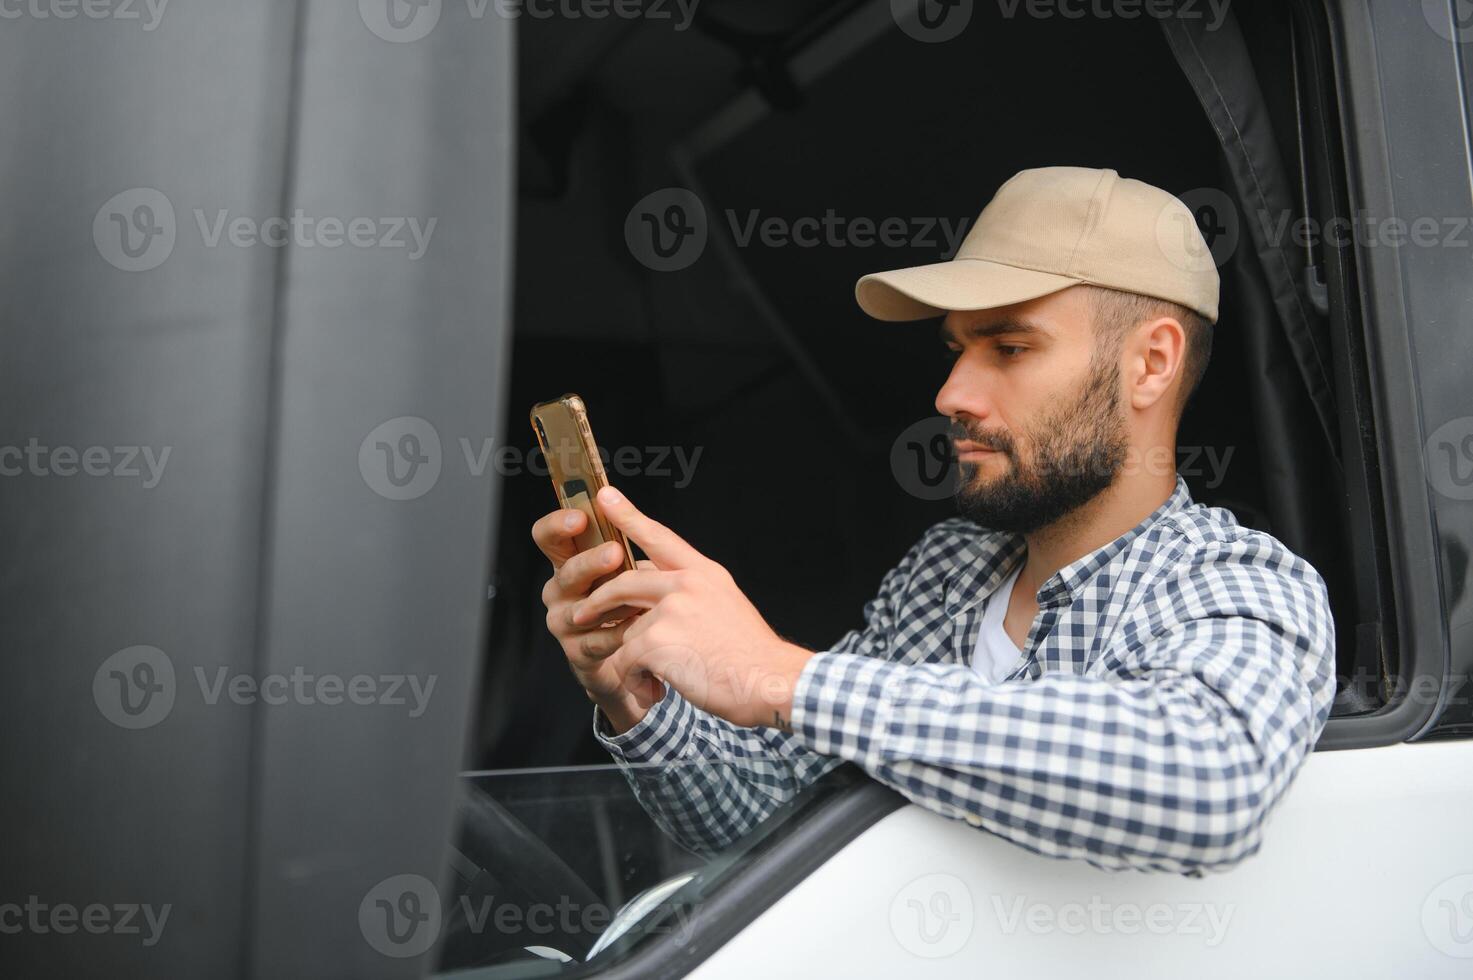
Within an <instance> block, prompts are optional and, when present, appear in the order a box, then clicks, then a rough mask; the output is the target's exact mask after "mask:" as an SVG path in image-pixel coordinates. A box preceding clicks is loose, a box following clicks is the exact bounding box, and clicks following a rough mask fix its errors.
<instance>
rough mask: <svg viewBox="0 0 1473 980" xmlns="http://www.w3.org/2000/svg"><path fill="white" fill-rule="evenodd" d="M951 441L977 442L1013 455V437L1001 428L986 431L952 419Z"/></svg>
mask: <svg viewBox="0 0 1473 980" xmlns="http://www.w3.org/2000/svg"><path fill="white" fill-rule="evenodd" d="M950 435H951V441H952V443H953V444H955V443H956V442H957V441H958V440H966V441H967V442H975V443H976V444H977V445H979V446H981V447H982V448H984V449H992V450H995V451H997V452H1000V453H1003V454H1004V455H1007V456H1011V455H1013V437H1012V436H1011V435H1010V434H1009V433H1007V432H1003V431H1001V430H999V431H997V432H984V431H983V430H981V429H971V428H968V427H967V426H966V425H964V424H962V423H961V422H957V421H955V420H953V421H952V423H951V426H950Z"/></svg>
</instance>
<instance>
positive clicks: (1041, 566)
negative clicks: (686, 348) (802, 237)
mask: <svg viewBox="0 0 1473 980" xmlns="http://www.w3.org/2000/svg"><path fill="white" fill-rule="evenodd" d="M1218 289H1219V284H1218V276H1217V270H1216V268H1215V267H1214V265H1213V263H1212V260H1211V257H1210V254H1209V253H1208V250H1207V246H1206V243H1205V242H1204V241H1203V240H1202V236H1201V233H1200V232H1199V231H1198V229H1197V227H1196V223H1195V221H1194V220H1193V217H1192V214H1191V212H1190V211H1189V210H1188V209H1187V208H1186V206H1185V205H1184V204H1182V203H1181V201H1179V200H1178V199H1177V198H1175V197H1173V196H1172V195H1170V194H1168V193H1166V192H1165V191H1163V190H1160V189H1159V188H1156V187H1153V186H1151V185H1149V184H1145V183H1142V182H1140V181H1136V180H1129V179H1125V178H1121V177H1120V176H1119V175H1118V174H1117V173H1115V172H1114V171H1113V170H1090V169H1084V168H1078V167H1048V168H1042V169H1036V170H1025V171H1022V172H1021V173H1019V174H1017V175H1015V176H1014V177H1013V178H1012V179H1010V180H1009V181H1008V182H1007V183H1005V184H1004V185H1003V186H1002V187H1001V188H1000V189H999V190H998V191H997V194H996V195H995V197H994V198H993V200H992V201H991V202H990V203H989V204H988V206H987V207H986V209H984V210H983V212H982V214H981V216H980V217H979V218H978V220H977V223H976V224H975V225H974V226H973V228H972V229H971V231H970V232H969V233H968V235H967V238H966V240H965V242H964V243H963V244H962V247H961V248H960V249H959V250H958V252H957V255H956V257H955V258H954V259H952V260H951V261H948V262H941V263H937V264H934V265H927V266H920V267H917V268H911V269H901V270H896V271H893V272H885V273H878V274H875V275H870V276H865V277H864V278H863V279H861V280H860V281H859V283H858V285H857V287H856V296H857V298H858V301H859V304H860V306H861V307H862V308H863V309H864V310H865V311H866V312H868V313H869V314H870V315H872V316H874V317H877V318H879V319H882V320H894V321H909V320H918V319H925V318H928V317H938V316H939V317H944V320H943V325H942V337H943V340H944V342H945V344H946V346H947V348H948V349H949V350H950V351H951V352H952V354H953V355H954V357H955V363H954V365H953V367H952V369H951V373H950V375H949V377H948V378H947V380H946V383H945V384H944V385H943V386H942V388H941V390H940V392H938V394H937V396H936V408H937V410H938V411H939V412H940V413H941V414H942V415H944V416H946V417H947V418H949V419H950V420H951V429H952V445H953V447H954V449H955V456H956V460H957V463H958V472H959V478H958V485H957V490H956V500H957V505H958V509H959V511H960V516H959V517H955V518H951V519H949V520H946V521H943V522H941V523H939V524H937V525H936V526H934V527H932V528H931V529H930V530H928V531H927V532H926V533H925V534H924V535H923V536H922V537H921V539H920V541H919V542H917V543H916V544H915V546H914V547H912V548H911V549H910V551H909V553H907V554H906V555H905V557H904V558H902V559H901V561H900V564H899V565H897V566H896V567H895V568H893V569H892V570H891V571H890V572H889V573H888V574H886V576H885V577H884V580H883V581H882V582H881V584H880V590H879V594H878V595H877V596H876V597H875V598H874V599H873V600H872V601H871V602H869V603H868V604H867V605H866V606H865V610H864V625H863V627H862V628H859V629H856V630H853V631H851V632H850V633H848V634H847V635H846V636H845V637H844V638H843V639H841V640H840V641H839V642H838V643H837V644H835V645H834V646H832V647H830V648H829V649H827V650H823V651H817V652H815V651H811V650H806V649H803V648H801V647H799V646H797V645H796V644H793V643H790V642H788V641H786V640H784V639H783V638H781V637H780V636H778V635H777V634H776V633H775V632H774V631H773V630H772V628H771V627H770V626H768V624H767V623H766V622H765V621H764V620H763V618H762V616H761V615H760V614H759V613H758V611H757V610H756V609H755V608H754V607H753V606H752V604H751V603H750V602H749V601H748V600H747V599H746V597H745V596H744V595H743V594H742V592H741V590H740V589H739V588H738V587H737V585H736V583H735V582H734V581H733V580H732V578H731V576H730V575H729V574H728V573H727V572H726V570H725V569H723V568H722V567H721V566H720V565H719V564H717V563H716V562H715V561H713V560H711V559H710V558H707V557H706V556H704V555H702V554H700V553H699V552H698V551H696V550H695V549H694V548H693V547H691V546H690V545H689V544H688V543H686V542H685V541H684V540H682V539H681V538H680V537H679V536H678V535H676V534H675V532H674V531H672V530H670V529H669V528H667V527H665V526H663V525H661V524H659V523H657V522H655V521H654V520H652V519H650V518H649V517H647V516H645V515H643V514H641V513H640V512H639V511H638V510H637V509H636V508H635V507H634V505H633V504H632V503H630V501H629V500H627V499H626V498H624V497H623V496H622V495H621V494H619V493H618V492H617V490H615V489H614V488H611V487H610V488H605V489H604V490H603V491H602V492H601V493H600V494H599V496H598V506H599V507H600V508H601V510H602V511H603V513H604V514H606V515H607V516H608V518H609V519H610V520H611V521H612V522H613V523H614V524H615V525H616V526H618V527H619V528H620V529H621V530H622V531H623V532H624V533H625V534H626V535H627V536H628V537H629V538H630V539H632V540H633V541H634V542H635V543H637V544H638V545H639V546H640V547H641V548H642V549H643V550H644V552H645V553H646V554H647V555H648V556H649V560H648V561H644V562H641V563H640V564H639V567H638V568H636V569H634V570H631V571H626V572H623V573H622V574H619V575H617V576H615V577H613V578H612V579H609V580H608V581H606V582H604V583H603V584H600V585H598V586H597V587H596V588H595V587H594V583H595V582H598V581H599V580H601V579H603V578H604V577H605V576H607V575H608V574H609V573H610V572H611V571H613V570H615V569H616V568H617V567H618V565H619V562H620V559H621V557H622V551H621V549H620V548H619V546H618V545H616V544H606V545H603V546H601V547H599V548H595V549H592V550H590V551H587V552H584V553H581V554H579V553H577V552H576V549H575V547H574V545H573V537H574V536H575V535H576V534H578V533H579V532H580V531H582V530H583V526H584V522H585V520H586V518H585V517H584V516H583V514H582V513H580V512H578V511H574V510H560V511H555V512H554V513H552V514H549V515H547V516H546V517H543V518H542V519H541V520H539V521H538V522H537V523H536V525H535V526H534V528H533V537H534V538H535V539H536V541H537V543H538V545H539V547H541V549H542V550H543V552H544V553H545V554H546V555H547V556H548V558H549V559H550V560H551V562H552V564H553V567H554V575H553V577H552V579H551V580H550V581H549V582H548V583H547V587H546V588H545V589H544V591H543V599H544V601H545V603H546V605H547V607H548V616H547V622H548V627H549V629H550V630H551V631H552V632H553V634H554V635H555V636H556V637H557V638H558V640H559V641H560V643H561V644H562V647H563V650H564V652H565V653H566V655H567V658H568V662H569V664H570V666H571V667H572V669H573V673H574V676H575V677H576V678H577V680H578V681H579V682H580V683H581V684H582V685H583V687H584V689H585V690H586V691H587V693H588V696H589V698H590V699H591V700H592V701H593V702H594V704H595V708H594V731H595V734H596V736H597V737H598V739H599V741H600V742H601V743H602V744H603V745H604V746H605V747H606V748H607V749H608V751H609V752H610V753H611V754H612V755H613V757H614V759H615V760H616V761H617V762H618V763H619V764H620V766H621V767H623V768H624V770H625V772H626V774H627V775H628V777H629V779H630V781H631V784H632V785H633V786H634V789H635V792H636V794H637V795H638V796H639V798H640V800H641V802H642V803H643V804H644V805H645V807H646V808H647V809H648V810H650V812H651V813H652V814H654V816H655V817H656V819H657V820H659V821H660V823H661V824H662V826H664V827H665V828H666V829H667V830H668V831H669V832H670V833H672V834H673V835H675V836H676V837H677V838H678V839H680V840H681V841H682V842H684V843H686V844H687V845H689V846H691V847H693V848H695V849H698V850H702V851H711V850H714V849H717V848H720V847H722V846H724V845H725V844H727V843H729V842H731V841H733V840H735V839H737V838H738V837H740V836H741V835H743V834H745V833H746V832H747V831H748V830H750V829H751V828H753V827H754V826H756V825H757V824H758V823H760V822H761V821H762V820H763V819H765V818H766V817H767V816H768V815H769V814H771V813H772V812H773V811H774V810H775V809H777V808H778V807H779V806H780V805H781V804H782V803H783V802H785V801H786V800H788V799H790V798H791V797H792V796H793V795H794V794H796V793H797V791H798V790H799V789H801V788H802V787H803V786H804V785H806V784H807V783H809V782H811V781H812V780H813V779H814V778H816V777H817V776H818V775H819V774H821V773H823V772H825V771H827V770H828V769H829V768H832V767H833V766H834V765H836V764H837V763H838V762H839V761H840V760H848V761H851V762H853V763H855V764H857V765H859V766H860V767H862V768H863V769H864V770H865V771H866V772H868V773H869V774H870V775H871V776H872V777H873V778H875V779H876V780H879V781H881V782H883V783H886V784H887V785H889V786H892V787H894V788H895V789H896V790H898V791H899V792H900V793H902V794H904V795H905V796H906V797H908V798H909V799H911V800H912V801H914V802H915V803H917V804H919V805H921V806H923V807H926V808H928V809H931V810H934V811H936V812H938V813H941V814H944V815H945V816H948V817H952V818H956V819H960V820H966V821H967V822H968V823H970V824H972V825H973V826H975V827H978V828H980V829H982V830H985V831H989V832H991V833H994V834H997V835H1000V836H1002V837H1004V838H1006V839H1008V840H1010V841H1013V842H1015V843H1017V844H1019V845H1021V846H1023V847H1026V848H1029V849H1030V850H1033V851H1036V852H1038V853H1042V854H1046V855H1051V856H1055V857H1061V858H1075V859H1081V860H1086V861H1089V862H1091V863H1093V864H1096V865H1099V866H1101V867H1106V868H1112V869H1119V868H1131V869H1140V870H1156V871H1167V872H1175V873H1183V874H1200V873H1201V872H1203V871H1210V870H1221V869H1225V868H1228V867H1231V866H1232V865H1234V864H1236V863H1237V862H1239V861H1241V860H1242V859H1243V858H1245V857H1247V856H1248V855H1251V854H1252V853H1254V852H1255V851H1256V850H1257V849H1258V847H1259V845H1260V842H1261V835H1262V828H1263V824H1264V820H1265V818H1266V817H1267V815H1268V814H1269V812H1270V811H1271V810H1272V808H1273V807H1274V805H1275V804H1276V803H1277V802H1278V800H1279V799H1280V798H1281V797H1282V796H1283V794H1284V792H1285V790H1286V788H1287V787H1288V786H1289V783H1290V781H1291V780H1292V779H1293V777H1294V774H1295V772H1296V771H1297V770H1298V768H1299V767H1300V765H1301V763H1302V762H1303V761H1304V758H1305V756H1306V755H1307V754H1308V752H1309V751H1310V749H1311V748H1312V747H1313V745H1314V743H1315V740H1316V738H1317V737H1318V736H1319V733H1320V731H1321V730H1322V729H1323V727H1324V724H1325V720H1326V718H1327V717H1328V715H1329V711H1330V703H1331V699H1332V696H1333V673H1334V631H1333V625H1332V622H1331V618H1330V610H1329V605H1328V601H1327V598H1326V593H1325V587H1324V583H1323V581H1322V580H1321V579H1320V576H1319V575H1318V574H1317V573H1316V572H1315V571H1314V569H1313V568H1311V567H1310V566H1309V565H1308V564H1307V563H1306V562H1305V561H1304V560H1302V559H1301V558H1299V557H1297V556H1296V555H1294V554H1292V553H1291V552H1290V551H1289V550H1288V549H1287V548H1286V547H1285V546H1284V545H1283V544H1281V543H1280V542H1279V541H1277V540H1275V539H1274V538H1272V537H1270V536H1269V535H1267V534H1263V533H1261V532H1258V531H1254V530H1251V529H1249V528H1246V527H1243V526H1241V525H1240V524H1238V522H1237V521H1236V519H1235V518H1234V517H1233V515H1232V514H1231V513H1229V512H1227V511H1225V510H1220V509H1213V508H1207V507H1203V506H1201V505H1199V504H1195V503H1193V501H1192V499H1191V496H1190V494H1189V493H1188V491H1187V487H1186V484H1185V483H1184V482H1183V481H1182V480H1181V479H1180V477H1178V476H1177V475H1176V473H1175V468H1174V466H1173V465H1171V464H1170V461H1174V460H1175V458H1176V453H1175V448H1176V432H1177V426H1178V423H1179V421H1180V418H1181V413H1182V410H1183V407H1184V405H1185V404H1186V401H1187V399H1188V397H1189V396H1190V395H1191V393H1192V391H1193V389H1194V388H1195V387H1196V385H1197V383H1198V381H1199V380H1200V379H1201V377H1202V376H1203V373H1204V372H1205V371H1206V368H1207V363H1208V357H1209V354H1210V351H1211V343H1212V330H1213V325H1214V324H1215V322H1216V320H1217V306H1218ZM1163 460H1164V461H1167V462H1166V463H1165V465H1162V461H1163Z"/></svg>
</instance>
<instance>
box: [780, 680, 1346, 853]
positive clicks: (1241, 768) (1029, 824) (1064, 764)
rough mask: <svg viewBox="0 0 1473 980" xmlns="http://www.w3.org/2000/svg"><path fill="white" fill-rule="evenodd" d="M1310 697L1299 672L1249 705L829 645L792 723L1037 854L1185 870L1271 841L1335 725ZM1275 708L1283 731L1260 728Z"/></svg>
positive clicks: (1161, 685)
mask: <svg viewBox="0 0 1473 980" xmlns="http://www.w3.org/2000/svg"><path fill="white" fill-rule="evenodd" d="M1311 700H1312V699H1311V698H1310V696H1309V693H1308V692H1307V691H1305V690H1304V689H1303V688H1302V687H1300V686H1298V685H1297V684H1296V683H1295V682H1294V680H1293V679H1292V678H1291V679H1288V680H1286V681H1285V682H1284V683H1282V684H1280V685H1278V686H1277V687H1275V686H1272V685H1271V686H1270V687H1269V688H1267V689H1266V690H1264V691H1263V692H1262V693H1261V696H1260V700H1259V702H1256V703H1254V704H1251V705H1234V704H1232V703H1230V702H1229V701H1228V700H1225V699H1224V697H1223V696H1222V695H1221V694H1220V693H1218V692H1217V691H1215V690H1213V689H1212V688H1211V687H1209V686H1208V685H1206V684H1205V683H1203V682H1202V680H1201V679H1200V678H1197V677H1194V676H1191V675H1189V674H1172V673H1159V674H1157V675H1155V676H1152V677H1150V678H1141V679H1134V680H1128V679H1120V678H1117V677H1113V676H1088V675H1074V674H1056V675H1049V676H1046V677H1044V678H1042V679H1039V680H1036V681H1031V682H1030V681H1022V682H1011V683H1005V684H990V683H987V682H985V681H983V680H982V679H981V678H979V677H977V675H976V674H974V673H973V672H972V671H971V669H970V668H968V667H965V666H959V665H942V664H926V665H902V664H896V663H885V662H879V661H875V660H872V659H867V658H862V657H851V656H845V655H842V654H821V655H819V657H817V658H815V662H814V664H813V669H812V670H810V671H808V672H805V674H804V677H803V678H802V680H801V682H800V685H799V689H798V693H797V697H796V699H795V704H794V714H793V727H794V732H795V736H796V737H797V738H798V740H799V741H800V742H802V743H803V744H804V745H806V746H808V747H809V748H811V749H813V750H815V751H817V752H820V753H825V754H834V755H838V756H840V757H842V758H845V759H848V760H851V761H853V762H855V763H857V764H858V765H860V766H861V767H863V768H864V769H865V770H866V771H868V772H869V773H870V774H871V775H872V776H874V777H875V778H876V779H879V780H880V781H882V782H885V783H887V784H888V785H890V786H892V787H894V788H895V789H896V790H898V791H899V792H901V793H902V794H904V795H906V796H907V797H908V798H910V799H912V800H913V801H915V802H916V803H919V804H921V805H923V806H926V807H927V808H929V809H933V810H936V811H938V812H940V813H943V814H945V815H947V816H951V817H957V818H965V819H967V820H968V821H969V822H971V823H973V824H974V825H976V826H979V827H982V828H985V829H987V830H990V831H992V832H994V833H997V834H999V835H1000V836H1003V837H1005V838H1007V839H1009V840H1011V841H1013V842H1015V843H1018V844H1020V845H1022V846H1024V847H1027V848H1029V849H1030V850H1034V851H1036V852H1039V853H1042V854H1047V855H1050V856H1054V857H1067V858H1082V859H1084V860H1088V861H1090V862H1091V863H1094V864H1096V865H1099V866H1101V867H1106V868H1112V869H1125V868H1135V869H1141V870H1158V871H1170V872H1178V873H1181V872H1188V871H1194V870H1197V869H1216V868H1223V867H1227V866H1230V865H1232V864H1234V863H1236V862H1237V861H1239V860H1241V859H1242V858H1244V857H1246V856H1248V855H1249V854H1252V853H1253V852H1254V851H1256V850H1257V847H1258V843H1259V831H1260V826H1261V824H1262V821H1263V819H1264V817H1265V816H1266V814H1267V812H1268V811H1269V809H1270V808H1271V807H1272V806H1273V804H1274V802H1275V801H1276V800H1277V799H1278V797H1279V796H1280V795H1281V794H1282V792H1283V790H1284V789H1285V788H1286V786H1287V785H1288V782H1289V781H1290V779H1291V778H1292V776H1293V773H1294V771H1295V770H1296V769H1297V767H1298V765H1299V763H1300V762H1301V761H1302V758H1303V756H1304V753H1305V751H1307V748H1308V746H1309V745H1311V744H1312V743H1313V739H1314V735H1315V734H1317V732H1318V728H1319V726H1320V725H1322V724H1323V720H1324V719H1323V711H1322V710H1321V708H1320V706H1319V705H1316V704H1312V703H1311ZM1269 714H1273V715H1275V716H1276V717H1277V718H1278V719H1279V724H1278V726H1277V727H1276V729H1275V736H1274V737H1273V738H1271V739H1269V738H1262V737H1260V736H1261V734H1262V733H1261V732H1260V731H1257V730H1255V729H1256V728H1257V726H1256V725H1255V724H1251V723H1249V722H1245V718H1261V717H1264V716H1266V715H1269Z"/></svg>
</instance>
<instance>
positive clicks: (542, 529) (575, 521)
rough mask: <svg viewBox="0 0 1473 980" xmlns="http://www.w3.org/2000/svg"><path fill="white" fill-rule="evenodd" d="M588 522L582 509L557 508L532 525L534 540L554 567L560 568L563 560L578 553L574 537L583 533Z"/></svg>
mask: <svg viewBox="0 0 1473 980" xmlns="http://www.w3.org/2000/svg"><path fill="white" fill-rule="evenodd" d="M587 523H588V516H587V515H586V514H584V513H583V512H582V511H581V510H573V509H571V508H565V509H563V510H555V511H553V512H552V513H551V514H546V515H543V516H542V517H540V518H538V519H537V522H536V523H535V524H533V525H532V540H533V541H535V542H537V547H538V548H539V549H541V551H542V553H543V554H544V555H546V556H547V560H548V561H550V562H552V567H553V568H560V567H561V566H562V564H563V562H565V561H567V560H568V559H569V558H572V557H573V556H574V555H576V554H577V553H578V545H577V544H576V543H574V541H573V538H574V537H575V536H576V535H578V534H581V533H583V528H584V526H585V525H586V524H587Z"/></svg>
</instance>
